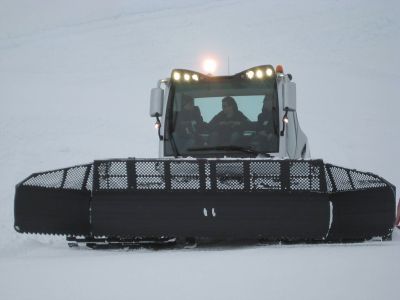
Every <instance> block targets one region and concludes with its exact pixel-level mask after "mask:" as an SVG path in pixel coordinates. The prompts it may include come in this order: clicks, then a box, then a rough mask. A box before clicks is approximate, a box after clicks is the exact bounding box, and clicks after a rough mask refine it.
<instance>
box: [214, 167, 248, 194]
mask: <svg viewBox="0 0 400 300" xmlns="http://www.w3.org/2000/svg"><path fill="white" fill-rule="evenodd" d="M216 180H217V181H216V183H217V189H219V190H241V189H243V188H244V178H243V163H242V162H228V163H225V162H223V163H222V162H221V163H216Z"/></svg>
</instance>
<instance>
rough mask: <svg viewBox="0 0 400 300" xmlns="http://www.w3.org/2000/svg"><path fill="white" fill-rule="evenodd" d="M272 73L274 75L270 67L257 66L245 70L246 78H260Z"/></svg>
mask: <svg viewBox="0 0 400 300" xmlns="http://www.w3.org/2000/svg"><path fill="white" fill-rule="evenodd" d="M272 75H274V70H273V69H272V68H271V67H267V68H266V69H264V68H258V69H255V70H249V71H247V72H246V76H247V78H248V79H253V78H257V79H262V78H264V77H271V76H272Z"/></svg>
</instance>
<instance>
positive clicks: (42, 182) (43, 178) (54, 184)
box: [23, 170, 64, 188]
mask: <svg viewBox="0 0 400 300" xmlns="http://www.w3.org/2000/svg"><path fill="white" fill-rule="evenodd" d="M63 176H64V171H63V170H59V171H54V172H49V173H44V174H39V175H34V177H31V178H29V179H28V180H27V181H25V182H24V183H23V185H29V186H38V187H45V188H61V185H62V182H63Z"/></svg>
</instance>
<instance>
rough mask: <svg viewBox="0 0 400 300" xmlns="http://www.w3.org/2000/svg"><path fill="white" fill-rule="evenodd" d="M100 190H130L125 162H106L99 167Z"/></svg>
mask: <svg viewBox="0 0 400 300" xmlns="http://www.w3.org/2000/svg"><path fill="white" fill-rule="evenodd" d="M97 170H98V176H99V189H100V190H103V189H110V190H120V189H127V188H128V173H127V169H126V162H125V161H106V162H102V163H100V164H99V165H98V167H97Z"/></svg>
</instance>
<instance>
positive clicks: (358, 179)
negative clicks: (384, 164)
mask: <svg viewBox="0 0 400 300" xmlns="http://www.w3.org/2000/svg"><path fill="white" fill-rule="evenodd" d="M350 176H351V179H352V181H353V184H354V188H356V189H363V188H369V187H384V186H386V184H385V183H384V182H382V180H380V179H379V178H377V177H376V176H373V175H371V174H366V173H361V172H357V171H353V170H351V171H350Z"/></svg>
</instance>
